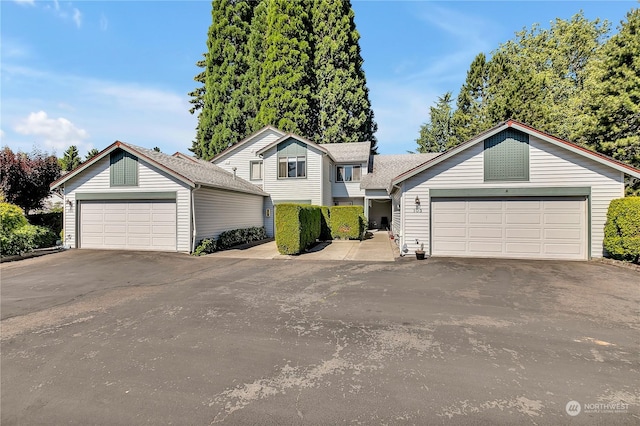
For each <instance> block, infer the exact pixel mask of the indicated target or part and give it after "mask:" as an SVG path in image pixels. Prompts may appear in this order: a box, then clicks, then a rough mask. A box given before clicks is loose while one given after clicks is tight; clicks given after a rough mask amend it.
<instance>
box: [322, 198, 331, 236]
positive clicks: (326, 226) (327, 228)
mask: <svg viewBox="0 0 640 426" xmlns="http://www.w3.org/2000/svg"><path fill="white" fill-rule="evenodd" d="M329 212H330V210H329V207H327V206H320V213H321V216H320V240H322V241H329V240H330V239H331V220H330V214H329Z"/></svg>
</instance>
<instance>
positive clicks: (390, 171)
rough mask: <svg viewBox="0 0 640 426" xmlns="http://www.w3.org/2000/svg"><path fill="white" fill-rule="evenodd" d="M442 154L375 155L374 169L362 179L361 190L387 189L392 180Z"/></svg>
mask: <svg viewBox="0 0 640 426" xmlns="http://www.w3.org/2000/svg"><path fill="white" fill-rule="evenodd" d="M440 154H441V153H440V152H430V153H426V154H393V155H386V154H385V155H374V156H373V160H372V161H373V169H372V170H371V171H369V173H367V174H366V175H364V176H363V177H362V181H361V182H360V188H361V189H387V187H388V186H389V182H391V180H392V179H393V178H394V177H396V176H398V175H400V174H402V173H404V172H406V171H408V170H411V169H413V168H414V167H417V166H419V165H420V164H423V163H425V162H426V161H429V160H431V159H432V158H434V157H437V156H438V155H440Z"/></svg>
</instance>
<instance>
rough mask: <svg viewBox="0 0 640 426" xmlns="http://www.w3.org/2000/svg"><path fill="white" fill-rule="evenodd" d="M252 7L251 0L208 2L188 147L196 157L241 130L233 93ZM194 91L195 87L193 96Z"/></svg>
mask: <svg viewBox="0 0 640 426" xmlns="http://www.w3.org/2000/svg"><path fill="white" fill-rule="evenodd" d="M252 11H253V4H252V3H250V2H249V1H248V0H214V1H213V3H212V12H211V15H212V24H211V26H210V27H209V38H208V41H207V46H208V52H207V54H205V64H206V66H205V71H204V72H205V75H204V77H205V78H204V80H205V89H204V96H203V97H202V108H201V112H200V116H199V122H198V128H197V135H196V141H195V143H194V146H193V147H192V151H193V152H194V153H196V155H198V156H199V157H202V158H206V159H209V158H211V157H213V156H214V155H216V154H217V153H219V152H221V151H223V150H224V149H226V148H227V147H228V146H230V145H231V144H233V143H234V142H237V141H238V140H239V139H240V137H241V136H242V135H244V134H245V123H244V120H242V119H241V118H242V115H241V108H242V107H241V105H240V103H239V99H240V98H241V97H239V96H234V93H235V92H236V91H237V90H238V89H239V88H240V86H241V80H242V76H243V75H244V73H245V72H246V70H247V64H246V60H245V57H244V56H245V51H246V40H247V37H248V33H249V28H250V22H251V16H252ZM198 78H201V75H200V74H199V75H198V76H196V79H198ZM197 92H198V90H197V89H196V98H195V99H196V100H197V95H198V93H197ZM192 93H194V92H192ZM196 107H197V102H196Z"/></svg>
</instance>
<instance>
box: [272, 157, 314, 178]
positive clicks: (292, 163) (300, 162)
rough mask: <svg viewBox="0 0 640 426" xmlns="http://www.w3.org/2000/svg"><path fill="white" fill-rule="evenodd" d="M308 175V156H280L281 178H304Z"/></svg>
mask: <svg viewBox="0 0 640 426" xmlns="http://www.w3.org/2000/svg"><path fill="white" fill-rule="evenodd" d="M306 176H307V157H304V156H302V155H301V156H298V157H278V177H279V178H303V177H306Z"/></svg>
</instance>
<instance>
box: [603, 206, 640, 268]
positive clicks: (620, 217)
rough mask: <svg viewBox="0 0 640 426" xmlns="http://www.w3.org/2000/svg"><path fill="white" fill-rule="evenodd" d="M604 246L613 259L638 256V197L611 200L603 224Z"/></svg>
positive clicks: (636, 259)
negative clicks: (605, 220)
mask: <svg viewBox="0 0 640 426" xmlns="http://www.w3.org/2000/svg"><path fill="white" fill-rule="evenodd" d="M604 248H605V250H607V252H608V254H609V255H610V256H611V257H613V258H614V259H620V260H631V261H634V262H636V263H637V262H638V259H639V258H640V197H626V198H619V199H617V200H613V201H611V204H609V210H608V211H607V222H606V223H605V225H604Z"/></svg>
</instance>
